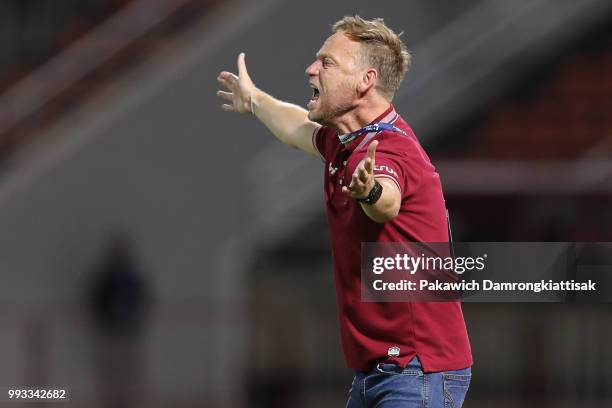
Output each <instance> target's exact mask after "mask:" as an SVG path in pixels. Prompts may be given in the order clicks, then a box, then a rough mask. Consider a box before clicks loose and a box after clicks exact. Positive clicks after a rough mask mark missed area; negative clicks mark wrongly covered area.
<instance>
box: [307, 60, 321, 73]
mask: <svg viewBox="0 0 612 408" xmlns="http://www.w3.org/2000/svg"><path fill="white" fill-rule="evenodd" d="M318 63H319V61H318V60H317V61H315V62H313V63H312V64H310V65H309V66H307V67H306V76H309V77H311V76H314V75H317V73H318V72H319V64H318Z"/></svg>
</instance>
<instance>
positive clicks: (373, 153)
mask: <svg viewBox="0 0 612 408" xmlns="http://www.w3.org/2000/svg"><path fill="white" fill-rule="evenodd" d="M377 146H378V140H374V141H373V142H372V143H370V144H369V146H368V157H369V158H370V160H372V167H374V159H375V156H376V147H377Z"/></svg>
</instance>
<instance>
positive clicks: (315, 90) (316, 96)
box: [310, 84, 319, 101]
mask: <svg viewBox="0 0 612 408" xmlns="http://www.w3.org/2000/svg"><path fill="white" fill-rule="evenodd" d="M310 87H311V88H312V96H311V97H310V100H311V101H316V100H317V99H319V88H317V87H316V86H314V85H313V84H310Z"/></svg>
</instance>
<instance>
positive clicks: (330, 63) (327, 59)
mask: <svg viewBox="0 0 612 408" xmlns="http://www.w3.org/2000/svg"><path fill="white" fill-rule="evenodd" d="M321 62H322V64H323V67H324V68H327V67H328V66H330V65H332V63H333V62H332V60H331V59H329V58H323V61H321Z"/></svg>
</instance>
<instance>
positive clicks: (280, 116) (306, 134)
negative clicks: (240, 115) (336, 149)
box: [251, 89, 318, 153]
mask: <svg viewBox="0 0 612 408" xmlns="http://www.w3.org/2000/svg"><path fill="white" fill-rule="evenodd" d="M251 98H252V109H253V114H254V115H255V116H256V117H257V118H258V119H259V120H260V121H261V122H262V123H263V124H264V125H265V126H266V127H267V128H268V129H269V130H270V132H272V133H273V134H274V136H276V137H277V138H278V139H279V140H280V141H281V142H283V143H285V144H286V145H288V146H291V147H294V148H299V149H301V150H305V151H307V152H309V153H315V150H314V148H313V146H312V132H313V131H314V129H315V128H316V127H317V126H318V125H317V124H316V123H314V122H311V121H310V120H308V112H307V111H306V110H305V109H304V108H302V107H300V106H298V105H294V104H291V103H288V102H283V101H280V100H278V99H276V98H274V97H273V96H271V95H269V94H267V93H265V92H263V91H262V90H260V89H256V90H255V92H253V94H252V96H251Z"/></svg>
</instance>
